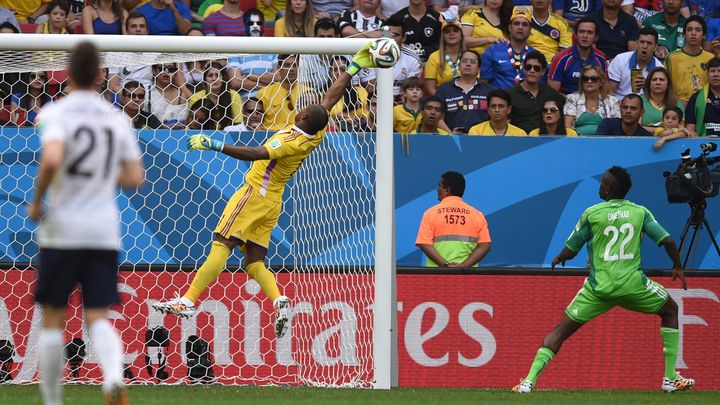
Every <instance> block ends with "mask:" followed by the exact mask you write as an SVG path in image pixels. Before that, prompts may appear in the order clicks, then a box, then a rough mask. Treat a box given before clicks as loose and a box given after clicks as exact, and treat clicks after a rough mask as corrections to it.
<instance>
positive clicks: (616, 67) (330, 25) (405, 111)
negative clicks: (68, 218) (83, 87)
mask: <svg viewBox="0 0 720 405" xmlns="http://www.w3.org/2000/svg"><path fill="white" fill-rule="evenodd" d="M383 30H387V31H389V35H392V37H393V38H394V39H395V40H396V41H397V42H398V44H401V54H400V58H399V60H398V63H397V64H396V66H395V67H394V68H393V73H394V82H395V85H394V100H395V108H394V114H393V115H394V129H395V131H396V132H399V133H402V134H411V133H438V134H450V133H455V134H468V135H514V136H523V135H530V136H535V135H545V134H549V135H567V136H591V135H626V136H636V135H655V136H658V137H660V138H662V139H661V140H659V141H658V143H657V144H656V146H657V147H660V146H662V144H663V143H664V142H665V141H667V140H670V139H675V138H678V137H683V136H720V1H718V0H664V1H658V0H635V1H633V0H593V1H587V2H577V1H573V0H564V1H563V0H204V1H202V0H85V1H82V0H75V1H73V0H70V1H64V0H51V1H47V0H0V33H20V32H24V33H38V34H56V35H59V34H72V33H85V34H94V35H103V34H115V35H205V36H250V37H259V36H278V37H307V38H313V37H316V38H342V37H367V38H374V37H380V36H382V35H383V32H382V31H383ZM385 35H388V34H387V33H386V34H385ZM304 58H309V59H308V61H310V62H311V63H305V64H304V66H307V67H306V69H308V70H309V73H308V76H309V77H311V78H312V80H311V81H312V83H309V82H307V80H305V81H302V80H300V79H299V74H298V64H299V57H298V56H295V55H268V54H262V55H240V56H237V57H232V58H229V59H227V60H216V61H197V62H187V63H185V62H182V63H158V64H154V65H151V66H147V65H129V66H120V67H118V66H114V67H110V68H109V69H107V72H106V76H107V77H106V78H104V79H103V82H102V83H98V89H99V90H102V91H104V93H103V95H104V96H105V97H107V98H108V99H109V100H111V101H112V102H114V103H115V104H116V105H117V106H118V108H119V109H121V110H122V111H124V112H125V113H127V114H128V115H129V116H130V117H131V118H132V120H133V123H134V124H135V126H136V127H137V128H146V127H148V128H170V129H175V128H185V127H187V128H196V129H220V130H258V129H262V130H278V129H280V128H283V127H284V126H286V125H287V124H288V123H291V122H293V120H294V117H295V111H296V107H297V105H298V101H299V99H300V97H304V96H303V95H307V94H309V93H311V91H310V90H316V91H319V92H321V91H323V90H324V89H326V88H327V86H328V85H329V83H332V81H333V80H334V79H335V78H337V77H338V75H339V74H341V73H342V72H343V71H344V69H345V68H346V67H347V66H348V63H349V62H348V56H345V55H336V56H332V55H327V56H326V55H314V56H304ZM311 58H314V59H311ZM49 76H51V72H33V73H29V74H21V75H18V74H11V73H5V74H2V77H0V97H2V100H3V110H2V113H0V123H4V124H5V125H8V124H9V125H20V126H31V125H33V123H34V119H35V117H36V115H37V114H38V112H39V111H40V108H41V107H42V106H43V105H44V104H46V103H48V102H52V101H53V100H54V99H57V98H59V97H62V96H63V95H64V94H66V93H67V92H68V91H70V90H71V89H69V88H68V87H67V85H66V84H64V83H63V82H62V81H58V80H57V78H56V77H53V78H49ZM309 87H312V89H310V88H309ZM375 106H376V101H375V72H374V70H371V69H370V70H364V71H361V72H360V73H359V74H358V75H357V77H356V78H355V79H354V80H353V82H352V83H351V85H349V86H348V88H347V90H346V94H345V96H344V97H343V99H342V100H341V101H340V102H339V103H338V105H336V106H335V108H334V109H333V110H332V111H331V124H330V125H331V128H332V129H335V130H359V131H362V130H372V129H374V119H373V116H374V114H375Z"/></svg>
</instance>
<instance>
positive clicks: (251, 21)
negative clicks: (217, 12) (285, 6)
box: [243, 8, 265, 37]
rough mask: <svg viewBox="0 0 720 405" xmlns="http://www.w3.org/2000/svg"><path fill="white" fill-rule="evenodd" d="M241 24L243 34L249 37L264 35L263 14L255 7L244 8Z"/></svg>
mask: <svg viewBox="0 0 720 405" xmlns="http://www.w3.org/2000/svg"><path fill="white" fill-rule="evenodd" d="M243 25H244V26H245V35H247V36H249V37H261V36H263V35H265V15H263V13H261V12H260V10H258V9H256V8H251V9H249V10H246V11H245V13H244V14H243Z"/></svg>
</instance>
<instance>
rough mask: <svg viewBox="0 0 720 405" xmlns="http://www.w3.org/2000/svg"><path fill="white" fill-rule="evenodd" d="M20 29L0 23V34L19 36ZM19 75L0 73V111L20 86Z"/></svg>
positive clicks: (7, 23)
mask: <svg viewBox="0 0 720 405" xmlns="http://www.w3.org/2000/svg"><path fill="white" fill-rule="evenodd" d="M19 33H20V29H18V28H17V27H16V26H14V25H13V24H12V23H10V22H9V21H5V22H3V23H0V34H19ZM20 84H21V83H20V74H19V73H16V72H5V73H0V109H2V107H3V106H5V105H6V104H10V98H11V97H10V96H11V95H12V94H13V93H15V91H16V90H17V88H18V86H19V85H20Z"/></svg>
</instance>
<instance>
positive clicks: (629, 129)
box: [596, 93, 652, 136]
mask: <svg viewBox="0 0 720 405" xmlns="http://www.w3.org/2000/svg"><path fill="white" fill-rule="evenodd" d="M620 111H621V118H603V120H602V121H600V125H599V126H598V129H597V133H596V135H603V136H652V134H651V133H650V132H648V131H647V130H646V129H645V128H643V127H642V125H640V119H641V118H642V115H643V101H642V98H640V96H638V95H637V94H635V93H630V94H628V95H627V96H625V97H623V99H622V102H621V103H620Z"/></svg>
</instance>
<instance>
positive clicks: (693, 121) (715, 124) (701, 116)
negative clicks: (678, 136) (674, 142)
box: [685, 56, 720, 137]
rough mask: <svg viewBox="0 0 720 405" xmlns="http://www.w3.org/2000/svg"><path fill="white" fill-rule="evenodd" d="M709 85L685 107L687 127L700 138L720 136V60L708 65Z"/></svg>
mask: <svg viewBox="0 0 720 405" xmlns="http://www.w3.org/2000/svg"><path fill="white" fill-rule="evenodd" d="M707 71H708V84H707V85H705V86H703V88H702V89H700V91H698V92H696V93H695V94H693V95H692V96H691V97H690V100H689V101H688V104H687V106H686V107H685V126H686V127H687V129H688V130H690V131H694V132H696V133H697V134H698V136H712V137H717V136H720V58H718V57H717V56H716V57H714V58H712V59H710V61H709V62H708V64H707ZM698 100H699V102H698Z"/></svg>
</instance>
